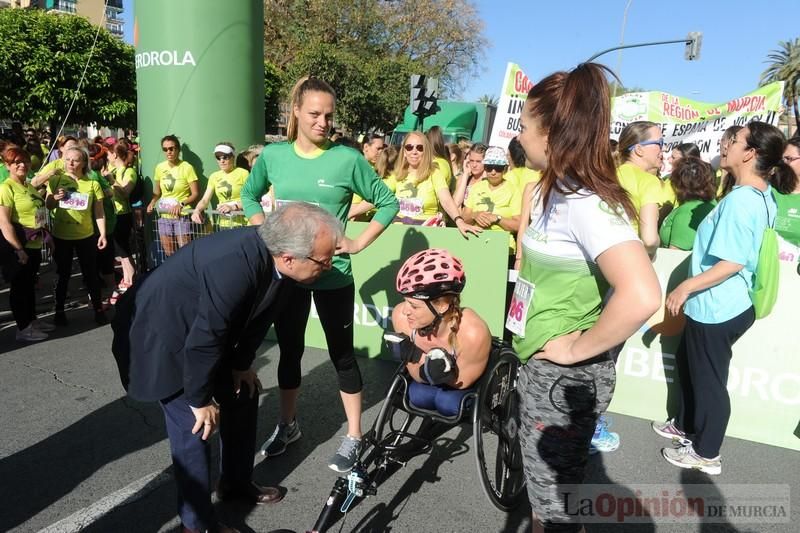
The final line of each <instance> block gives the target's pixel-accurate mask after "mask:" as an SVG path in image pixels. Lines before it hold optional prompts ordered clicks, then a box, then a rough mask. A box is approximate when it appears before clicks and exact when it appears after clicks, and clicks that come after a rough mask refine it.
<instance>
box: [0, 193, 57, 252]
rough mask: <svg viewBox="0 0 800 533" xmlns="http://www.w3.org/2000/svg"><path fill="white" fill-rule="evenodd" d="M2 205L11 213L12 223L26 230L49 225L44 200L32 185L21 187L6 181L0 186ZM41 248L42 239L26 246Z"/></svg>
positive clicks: (29, 242) (0, 201) (30, 242)
mask: <svg viewBox="0 0 800 533" xmlns="http://www.w3.org/2000/svg"><path fill="white" fill-rule="evenodd" d="M0 205H1V206H3V207H7V208H8V209H9V210H10V211H11V222H15V223H17V224H20V225H22V226H23V227H25V228H28V229H37V228H43V227H45V226H46V225H47V208H46V207H45V206H44V199H43V198H42V197H41V195H39V192H38V191H37V190H36V189H34V188H33V187H31V185H30V184H27V183H26V184H25V185H20V184H19V183H17V182H16V181H14V180H6V181H5V182H4V183H3V184H1V185H0ZM41 247H42V241H41V239H34V240H31V241H28V242H27V243H26V244H25V248H41Z"/></svg>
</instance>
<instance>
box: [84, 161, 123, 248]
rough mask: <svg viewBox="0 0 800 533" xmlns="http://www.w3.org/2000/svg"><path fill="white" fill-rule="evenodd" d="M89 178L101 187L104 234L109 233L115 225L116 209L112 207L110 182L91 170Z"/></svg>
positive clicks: (112, 191)
mask: <svg viewBox="0 0 800 533" xmlns="http://www.w3.org/2000/svg"><path fill="white" fill-rule="evenodd" d="M89 179H92V180H94V181H96V182H97V183H99V184H100V188H101V189H103V213H104V214H105V215H106V234H108V235H111V234H112V233H114V229H115V228H116V227H117V210H116V208H115V207H114V197H113V194H114V190H113V189H112V188H111V183H109V181H108V180H107V179H106V178H105V176H103V175H102V174H100V173H99V172H97V171H96V170H92V171H90V172H89Z"/></svg>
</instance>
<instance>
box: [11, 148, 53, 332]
mask: <svg viewBox="0 0 800 533" xmlns="http://www.w3.org/2000/svg"><path fill="white" fill-rule="evenodd" d="M3 159H4V162H5V167H6V168H7V169H8V171H9V176H8V179H6V181H4V182H3V184H2V185H0V231H2V236H3V238H4V239H5V242H6V243H7V244H8V245H10V247H11V249H12V251H10V252H8V253H6V250H3V256H2V258H3V261H2V263H3V264H2V266H3V277H4V278H5V279H6V281H8V282H9V283H10V284H11V290H10V294H9V297H8V299H9V304H10V306H11V314H12V315H13V316H14V321H15V322H16V323H17V328H18V331H17V340H18V341H27V342H34V341H41V340H44V339H46V338H47V333H46V332H48V331H52V329H53V327H52V326H51V325H50V324H46V323H44V322H41V321H39V320H37V319H36V288H35V285H36V274H37V272H38V271H39V264H40V263H41V262H42V240H41V234H42V233H43V228H44V227H45V226H46V225H47V210H46V209H45V207H44V200H43V199H42V197H41V196H40V195H39V193H38V192H37V191H36V189H34V188H33V187H31V186H30V185H28V183H26V181H25V177H26V175H27V174H28V170H29V169H30V165H31V156H30V155H29V154H28V152H26V151H25V150H23V149H22V148H19V147H16V146H14V147H11V148H8V149H7V150H6V151H5V152H4V153H3ZM37 234H38V235H37ZM23 239H24V240H23Z"/></svg>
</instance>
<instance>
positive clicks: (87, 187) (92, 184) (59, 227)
mask: <svg viewBox="0 0 800 533" xmlns="http://www.w3.org/2000/svg"><path fill="white" fill-rule="evenodd" d="M58 189H64V190H65V191H69V193H70V195H69V198H65V199H63V200H61V202H59V207H57V208H56V209H55V211H54V218H53V228H52V233H53V236H54V237H57V238H59V239H64V240H67V241H75V240H79V239H86V238H88V237H91V236H92V235H94V203H95V202H102V201H103V190H102V188H101V187H100V184H99V183H98V182H97V181H93V180H91V179H89V177H88V176H84V177H82V178H81V179H79V180H75V179H73V178H72V177H70V176H68V175H67V174H63V173H58V174H56V175H55V176H53V177H52V178H50V180H49V181H48V182H47V192H48V193H49V194H55V193H56V192H57V191H58Z"/></svg>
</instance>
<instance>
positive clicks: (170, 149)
mask: <svg viewBox="0 0 800 533" xmlns="http://www.w3.org/2000/svg"><path fill="white" fill-rule="evenodd" d="M177 149H178V147H177V146H162V147H161V151H162V152H174V151H175V150H177Z"/></svg>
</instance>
